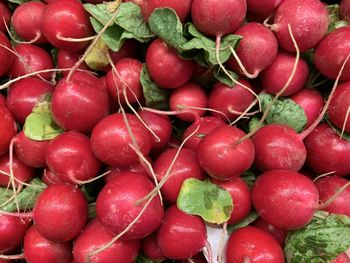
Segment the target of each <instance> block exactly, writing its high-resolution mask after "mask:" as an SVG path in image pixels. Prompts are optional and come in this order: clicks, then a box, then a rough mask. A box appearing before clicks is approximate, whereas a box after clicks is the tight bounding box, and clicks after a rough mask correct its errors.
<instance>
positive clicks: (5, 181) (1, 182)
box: [0, 155, 35, 187]
mask: <svg viewBox="0 0 350 263" xmlns="http://www.w3.org/2000/svg"><path fill="white" fill-rule="evenodd" d="M12 169H13V175H14V177H15V178H16V179H18V180H19V181H21V182H29V181H30V180H31V179H32V178H33V177H34V175H35V171H34V169H33V168H31V167H28V166H27V165H25V164H23V163H22V162H21V161H20V160H18V158H17V157H16V156H13V160H12ZM0 171H2V172H4V173H7V175H6V174H3V173H0V186H3V187H7V186H8V185H9V184H10V177H9V174H10V158H9V156H8V155H4V156H2V157H1V158H0ZM19 184H20V183H19V182H17V181H15V185H19Z"/></svg>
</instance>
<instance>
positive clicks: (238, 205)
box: [210, 178, 251, 224]
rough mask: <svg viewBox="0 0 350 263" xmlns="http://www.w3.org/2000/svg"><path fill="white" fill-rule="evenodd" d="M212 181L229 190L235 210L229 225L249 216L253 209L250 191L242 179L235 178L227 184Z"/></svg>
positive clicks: (226, 182)
mask: <svg viewBox="0 0 350 263" xmlns="http://www.w3.org/2000/svg"><path fill="white" fill-rule="evenodd" d="M210 181H211V182H212V183H214V184H216V185H218V186H220V187H221V188H223V189H225V190H227V191H228V192H229V193H230V195H231V197H232V200H233V210H232V212H231V215H230V219H229V220H228V221H227V224H236V223H238V222H240V221H241V220H242V219H244V218H245V217H246V216H247V215H248V214H249V212H250V209H251V196H250V190H249V187H248V185H247V184H246V183H245V182H244V180H243V179H242V178H235V179H232V180H229V181H225V182H222V181H219V180H216V179H212V178H211V179H210Z"/></svg>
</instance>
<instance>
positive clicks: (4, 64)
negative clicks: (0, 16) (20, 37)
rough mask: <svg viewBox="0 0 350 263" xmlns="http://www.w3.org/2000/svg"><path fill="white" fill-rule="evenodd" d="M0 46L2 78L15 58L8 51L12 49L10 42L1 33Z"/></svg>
mask: <svg viewBox="0 0 350 263" xmlns="http://www.w3.org/2000/svg"><path fill="white" fill-rule="evenodd" d="M0 6H1V5H0ZM0 45H1V46H0V76H1V77H2V76H4V75H5V74H6V73H7V71H8V70H9V69H10V67H11V65H12V63H13V60H14V57H15V56H14V54H13V53H12V52H11V51H9V50H12V49H13V48H12V45H11V42H10V41H9V40H8V38H7V36H6V35H5V34H4V33H3V32H0Z"/></svg>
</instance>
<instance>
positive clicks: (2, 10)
mask: <svg viewBox="0 0 350 263" xmlns="http://www.w3.org/2000/svg"><path fill="white" fill-rule="evenodd" d="M10 21H11V11H10V9H9V7H8V5H7V1H0V31H2V32H3V33H5V34H6V33H7V29H6V27H9V25H10Z"/></svg>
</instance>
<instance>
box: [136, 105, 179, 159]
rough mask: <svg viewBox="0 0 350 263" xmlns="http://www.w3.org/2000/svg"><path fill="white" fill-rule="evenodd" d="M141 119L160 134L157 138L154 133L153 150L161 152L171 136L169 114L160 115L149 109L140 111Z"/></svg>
mask: <svg viewBox="0 0 350 263" xmlns="http://www.w3.org/2000/svg"><path fill="white" fill-rule="evenodd" d="M138 114H139V115H140V117H141V119H142V120H143V121H144V122H145V123H146V124H147V126H148V127H149V128H150V129H151V130H152V131H153V132H154V133H155V134H156V135H157V136H158V138H159V140H157V139H156V138H155V137H154V135H152V151H153V152H160V151H161V150H163V149H164V148H165V147H166V146H167V145H168V142H169V140H170V137H171V132H172V126H171V122H170V119H169V118H168V116H165V115H159V114H156V113H152V112H148V111H139V112H138Z"/></svg>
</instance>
